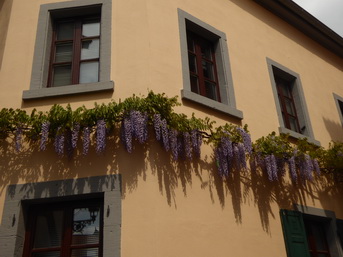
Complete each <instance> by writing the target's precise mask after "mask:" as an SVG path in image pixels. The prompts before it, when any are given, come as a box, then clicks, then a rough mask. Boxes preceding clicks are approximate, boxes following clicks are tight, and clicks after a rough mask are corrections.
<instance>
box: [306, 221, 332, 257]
mask: <svg viewBox="0 0 343 257" xmlns="http://www.w3.org/2000/svg"><path fill="white" fill-rule="evenodd" d="M304 223H305V230H306V236H307V244H308V249H309V252H310V256H311V257H330V250H329V245H328V241H327V235H326V232H325V227H326V224H325V223H326V222H325V221H323V220H320V219H316V218H312V217H311V216H309V217H306V216H305V217H304Z"/></svg>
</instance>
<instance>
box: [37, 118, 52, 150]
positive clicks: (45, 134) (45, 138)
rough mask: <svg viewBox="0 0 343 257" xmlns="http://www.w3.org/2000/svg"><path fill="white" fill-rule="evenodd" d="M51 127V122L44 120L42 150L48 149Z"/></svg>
mask: <svg viewBox="0 0 343 257" xmlns="http://www.w3.org/2000/svg"><path fill="white" fill-rule="evenodd" d="M49 128H50V122H49V121H44V122H43V123H42V137H41V141H40V146H39V148H40V150H41V151H45V150H46V144H47V142H48V136H49Z"/></svg>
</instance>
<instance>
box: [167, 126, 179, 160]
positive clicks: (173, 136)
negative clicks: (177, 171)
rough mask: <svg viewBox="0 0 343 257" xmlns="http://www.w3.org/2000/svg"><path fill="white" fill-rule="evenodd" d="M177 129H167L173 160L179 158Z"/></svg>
mask: <svg viewBox="0 0 343 257" xmlns="http://www.w3.org/2000/svg"><path fill="white" fill-rule="evenodd" d="M177 134H178V132H177V130H175V129H171V130H169V145H170V149H171V152H172V156H173V159H174V161H177V160H178V158H179V151H178V144H177Z"/></svg>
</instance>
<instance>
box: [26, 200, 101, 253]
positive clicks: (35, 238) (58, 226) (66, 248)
mask: <svg viewBox="0 0 343 257" xmlns="http://www.w3.org/2000/svg"><path fill="white" fill-rule="evenodd" d="M27 221H28V223H27V224H26V235H25V245H24V254H23V257H29V256H30V257H41V256H44V257H55V256H56V257H57V256H58V257H71V256H73V257H83V256H90V257H100V256H102V240H103V239H102V227H103V201H102V200H99V199H91V200H85V201H77V202H76V201H69V202H63V203H54V204H35V205H31V206H30V207H29V209H28V219H27Z"/></svg>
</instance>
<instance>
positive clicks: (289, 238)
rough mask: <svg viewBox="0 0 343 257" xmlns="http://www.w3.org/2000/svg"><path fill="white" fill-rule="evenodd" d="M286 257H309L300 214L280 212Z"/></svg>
mask: <svg viewBox="0 0 343 257" xmlns="http://www.w3.org/2000/svg"><path fill="white" fill-rule="evenodd" d="M280 216H281V223H282V229H283V235H284V238H285V244H286V250H287V256H288V257H310V253H309V250H308V245H307V237H306V231H305V225H304V221H303V217H302V213H300V212H298V211H290V210H280Z"/></svg>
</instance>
